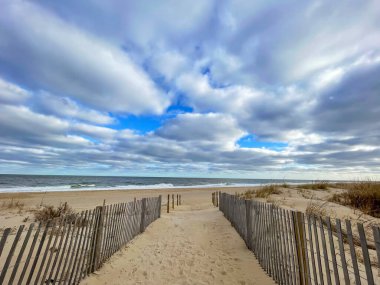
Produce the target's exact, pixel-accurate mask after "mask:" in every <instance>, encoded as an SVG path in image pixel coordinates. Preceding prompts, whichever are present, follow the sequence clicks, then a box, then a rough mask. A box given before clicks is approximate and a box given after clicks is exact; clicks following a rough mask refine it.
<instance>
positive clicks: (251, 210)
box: [213, 193, 380, 285]
mask: <svg viewBox="0 0 380 285" xmlns="http://www.w3.org/2000/svg"><path fill="white" fill-rule="evenodd" d="M215 195H216V194H215ZM216 197H217V196H216ZM215 199H216V198H215ZM213 200H214V198H213ZM215 204H216V202H215V203H214V205H215ZM219 209H220V211H222V212H223V213H224V215H225V217H226V218H227V219H228V220H229V221H230V222H231V224H232V225H233V226H234V227H235V229H236V231H237V232H238V233H239V234H240V236H241V237H242V238H243V239H244V241H245V243H246V245H247V247H248V248H249V249H250V250H252V251H253V253H254V254H255V256H256V258H257V259H258V261H259V263H260V264H261V266H262V267H263V269H264V270H265V271H266V272H267V273H268V274H269V275H270V276H272V278H273V279H274V280H275V281H276V282H277V283H279V284H329V285H330V284H370V285H372V284H380V269H379V264H380V228H379V227H372V228H370V229H368V228H365V227H364V226H363V224H360V223H357V224H356V227H355V228H354V227H353V226H352V225H351V222H350V221H349V220H345V221H344V223H343V222H342V221H341V220H339V219H335V221H333V220H331V219H330V218H328V217H327V218H323V217H319V216H308V215H305V214H303V213H301V212H296V211H291V210H285V209H282V208H279V207H277V206H275V205H273V204H269V203H262V202H258V201H254V200H245V199H242V198H239V197H237V196H236V195H229V194H226V193H219Z"/></svg>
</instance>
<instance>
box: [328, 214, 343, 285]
mask: <svg viewBox="0 0 380 285" xmlns="http://www.w3.org/2000/svg"><path fill="white" fill-rule="evenodd" d="M326 225H327V233H328V237H329V245H330V253H331V259H332V264H333V269H334V279H335V284H340V280H339V271H338V265H337V261H336V255H335V245H334V239H333V235H332V228H331V220H330V217H326Z"/></svg>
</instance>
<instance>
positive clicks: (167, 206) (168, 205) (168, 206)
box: [166, 194, 170, 213]
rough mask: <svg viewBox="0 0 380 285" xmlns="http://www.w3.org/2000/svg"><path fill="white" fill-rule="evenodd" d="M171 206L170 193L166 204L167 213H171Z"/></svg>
mask: <svg viewBox="0 0 380 285" xmlns="http://www.w3.org/2000/svg"><path fill="white" fill-rule="evenodd" d="M169 208H170V194H168V203H167V205H166V213H169Z"/></svg>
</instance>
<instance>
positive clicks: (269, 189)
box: [255, 184, 281, 198]
mask: <svg viewBox="0 0 380 285" xmlns="http://www.w3.org/2000/svg"><path fill="white" fill-rule="evenodd" d="M272 194H281V190H280V187H279V186H278V185H276V184H270V185H265V186H263V187H262V188H261V189H259V190H257V191H256V193H255V197H256V198H268V197H269V196H270V195H272Z"/></svg>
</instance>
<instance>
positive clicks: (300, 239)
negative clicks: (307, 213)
mask: <svg viewBox="0 0 380 285" xmlns="http://www.w3.org/2000/svg"><path fill="white" fill-rule="evenodd" d="M292 214H293V217H294V219H293V221H294V223H293V228H294V236H295V245H296V250H297V260H298V266H299V280H300V284H301V285H309V282H308V278H307V269H306V268H307V262H308V260H307V258H306V250H305V248H306V240H305V233H304V227H303V224H302V223H304V220H303V219H302V213H301V212H298V211H297V212H292Z"/></svg>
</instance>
